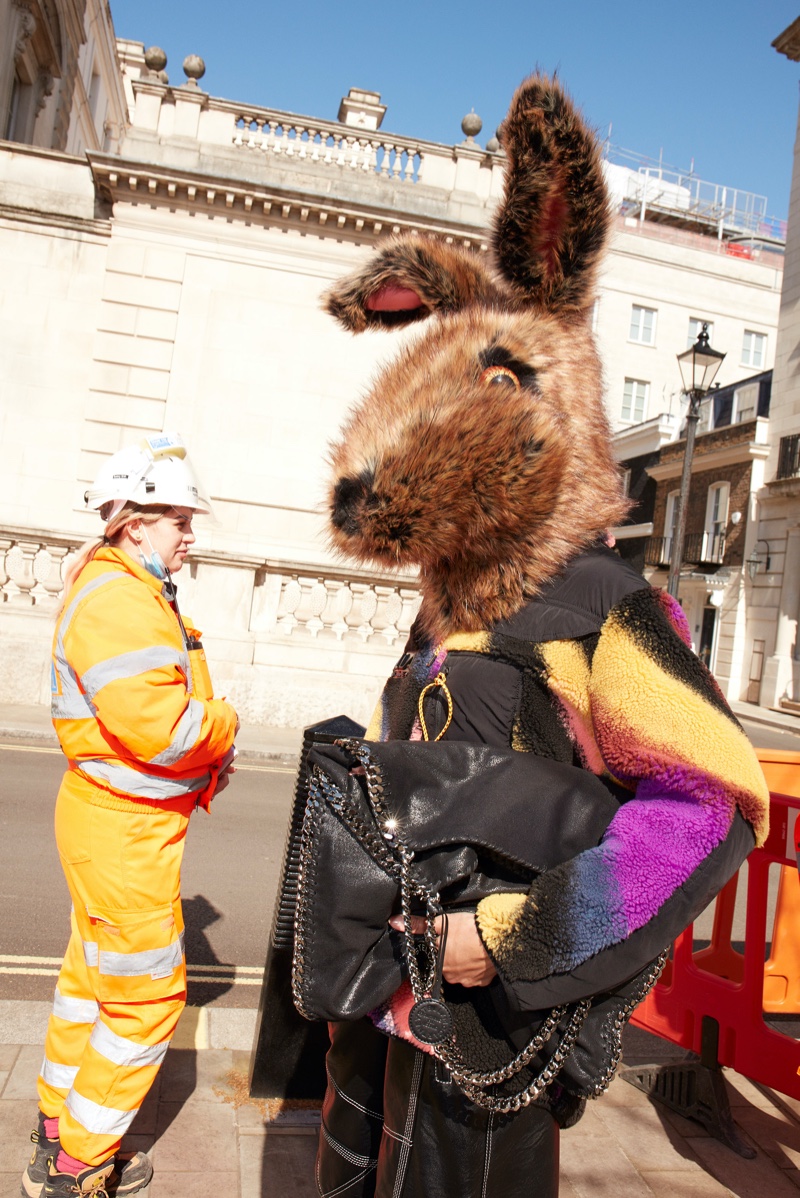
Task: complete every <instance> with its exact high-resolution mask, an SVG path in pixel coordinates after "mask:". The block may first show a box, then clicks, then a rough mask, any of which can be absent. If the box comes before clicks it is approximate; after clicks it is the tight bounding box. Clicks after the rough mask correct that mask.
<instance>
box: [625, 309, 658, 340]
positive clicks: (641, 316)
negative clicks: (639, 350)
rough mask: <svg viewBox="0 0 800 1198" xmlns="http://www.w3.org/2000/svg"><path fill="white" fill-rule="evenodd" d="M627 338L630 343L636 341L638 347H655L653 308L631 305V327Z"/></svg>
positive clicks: (654, 311)
mask: <svg viewBox="0 0 800 1198" xmlns="http://www.w3.org/2000/svg"><path fill="white" fill-rule="evenodd" d="M628 338H629V340H630V341H638V342H639V344H640V345H655V342H656V310H655V308H643V307H642V306H641V305H640V304H634V305H633V307H632V308H631V327H630V332H629V333H628Z"/></svg>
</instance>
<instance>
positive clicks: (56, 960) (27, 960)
mask: <svg viewBox="0 0 800 1198" xmlns="http://www.w3.org/2000/svg"><path fill="white" fill-rule="evenodd" d="M62 960H63V958H62V957H28V956H17V955H16V954H13V953H0V961H3V962H7V963H8V964H9V965H60V964H61V962H62ZM186 968H187V969H196V970H197V971H198V972H200V973H204V972H206V971H210V972H212V973H220V972H222V973H237V974H247V973H263V968H262V966H260V965H234V964H233V963H232V962H231V963H229V964H227V965H224V964H219V965H216V964H215V965H201V964H200V963H195V962H194V961H189V962H188V963H187V965H186Z"/></svg>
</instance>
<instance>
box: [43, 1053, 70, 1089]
mask: <svg viewBox="0 0 800 1198" xmlns="http://www.w3.org/2000/svg"><path fill="white" fill-rule="evenodd" d="M77 1072H78V1066H77V1065H59V1064H57V1062H56V1061H48V1059H47V1057H45V1058H44V1060H43V1061H42V1067H41V1069H40V1070H39V1076H40V1077H41V1078H42V1080H43V1081H45V1082H47V1085H48V1086H54V1087H55V1089H56V1090H70V1089H71V1088H72V1083H73V1082H74V1081H75V1077H76V1075H77Z"/></svg>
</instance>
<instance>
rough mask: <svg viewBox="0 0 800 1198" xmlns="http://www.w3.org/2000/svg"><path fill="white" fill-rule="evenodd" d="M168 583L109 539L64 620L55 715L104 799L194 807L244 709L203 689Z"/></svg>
mask: <svg viewBox="0 0 800 1198" xmlns="http://www.w3.org/2000/svg"><path fill="white" fill-rule="evenodd" d="M161 587H162V584H161V582H160V581H159V580H158V579H156V578H154V577H153V576H152V575H151V574H149V573H148V572H147V571H146V570H145V569H144V568H143V567H141V566H139V565H137V563H136V562H135V561H134V560H133V559H132V558H131V557H129V556H128V555H127V554H126V553H123V552H122V551H121V550H119V549H114V548H113V547H111V546H103V547H102V548H101V549H99V550H98V551H97V553H96V555H95V557H94V558H93V559H92V561H90V562H89V563H88V564H87V565H86V566H85V567H84V569H83V570H81V572H80V574H79V575H78V578H77V579H76V581H75V584H74V586H73V587H72V589H71V591H70V593H69V595H68V596H67V599H66V603H65V606H64V610H63V612H62V614H61V616H60V618H59V621H58V623H57V625H56V631H55V637H54V640H53V661H52V691H53V696H52V715H53V723H54V726H55V729H56V732H57V734H58V739H59V741H60V743H61V748H62V749H63V751H64V753H65V754H66V756H67V758H68V760H69V763H70V769H71V770H73V771H75V772H76V773H77V775H78V776H79V777H82V778H83V779H84V780H85V781H86V782H88V783H90V784H91V785H90V787H88V788H87V792H88V793H87V797H89V798H90V801H91V802H94V803H96V804H98V805H100V806H104V807H121V808H123V809H127V808H128V807H129V806H130V803H131V801H134V802H135V801H136V800H141V801H142V803H143V804H146V805H148V806H151V805H152V804H153V802H157V803H159V804H161V803H163V804H166V805H170V806H172V805H175V806H179V807H181V808H186V807H187V806H191V805H192V804H193V801H194V799H196V798H198V797H199V796H200V795H201V794H202V793H203V791H205V790H206V789H207V788H208V786H209V784H210V782H211V780H212V776H213V771H214V770H215V769H216V768H217V767H218V766H219V764H220V762H221V760H222V758H223V757H224V756H225V754H226V753H227V751H228V750H229V749H230V747H231V745H232V744H233V738H234V734H235V728H236V712H235V711H234V709H233V707H231V705H230V704H229V703H226V702H225V701H224V700H222V699H208V698H203V697H200V694H198V690H199V689H200V688H198V687H197V686H196V683H195V681H194V680H193V678H192V664H191V659H190V657H189V653H188V651H187V647H186V645H185V644H184V639H183V635H182V632H181V628H180V624H179V622H178V618H177V616H176V614H175V612H174V611H173V609H172V608H171V607H170V604H169V603H168V601H167V600H166V599H165V598H164V596H163V595H162V593H161ZM188 631H189V633H190V635H198V634H197V633H195V632H194V630H192V629H189V630H188ZM200 693H201V694H202V691H201V692H200Z"/></svg>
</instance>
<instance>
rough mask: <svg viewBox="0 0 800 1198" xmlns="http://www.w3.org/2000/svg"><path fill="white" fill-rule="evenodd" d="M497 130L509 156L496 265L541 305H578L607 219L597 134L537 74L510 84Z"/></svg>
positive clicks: (591, 282)
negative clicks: (514, 85)
mask: <svg viewBox="0 0 800 1198" xmlns="http://www.w3.org/2000/svg"><path fill="white" fill-rule="evenodd" d="M500 136H501V140H502V145H503V148H504V150H505V152H506V155H507V158H508V167H507V173H506V190H505V197H504V200H503V203H502V204H501V206H500V209H499V211H498V214H497V217H496V220H495V230H494V245H495V255H496V258H497V262H498V265H499V267H500V270H501V271H502V273H503V275H504V276H505V278H506V279H507V280H508V281H509V283H511V285H512V286H513V287H514V288H515V290H517V291H522V292H523V293H524V294H525V296H526V297H527V298H528V300H529V301H530V302H532V303H535V304H536V305H537V306H538V307H541V308H543V309H545V310H546V311H550V312H555V313H570V312H575V313H577V312H581V311H585V310H586V309H587V308H588V307H589V306H590V305H591V303H592V301H593V299H594V287H595V276H596V271H597V266H598V262H599V260H600V256H601V254H602V252H603V248H604V246H605V243H606V239H607V237H608V232H609V228H610V224H611V211H610V207H609V202H608V195H607V192H606V187H605V180H604V177H603V168H602V163H601V159H600V152H599V147H598V144H597V140H596V138H595V137H594V135H593V134H592V133H591V132H590V130H589V129H588V128H587V126H586V125H585V124H584V122H583V120H582V119H581V117H580V115H579V114H578V112H577V110H576V108H575V106H574V104H573V103H572V101H571V100H570V99H569V97H568V96H567V95H566V93H565V92H564V91H563V90H562V88H561V87H560V86H559V84H558V83H556V81H555V80H554V79H548V78H547V77H546V76H543V75H533V76H531V78H529V79H527V80H526V81H525V82H524V83H523V84H521V86H520V87H519V88H518V89H517V91H516V93H515V95H514V98H513V100H512V101H511V107H510V108H509V110H508V116H507V117H506V119H505V120H504V121H503V124H502V127H501V130H500Z"/></svg>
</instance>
